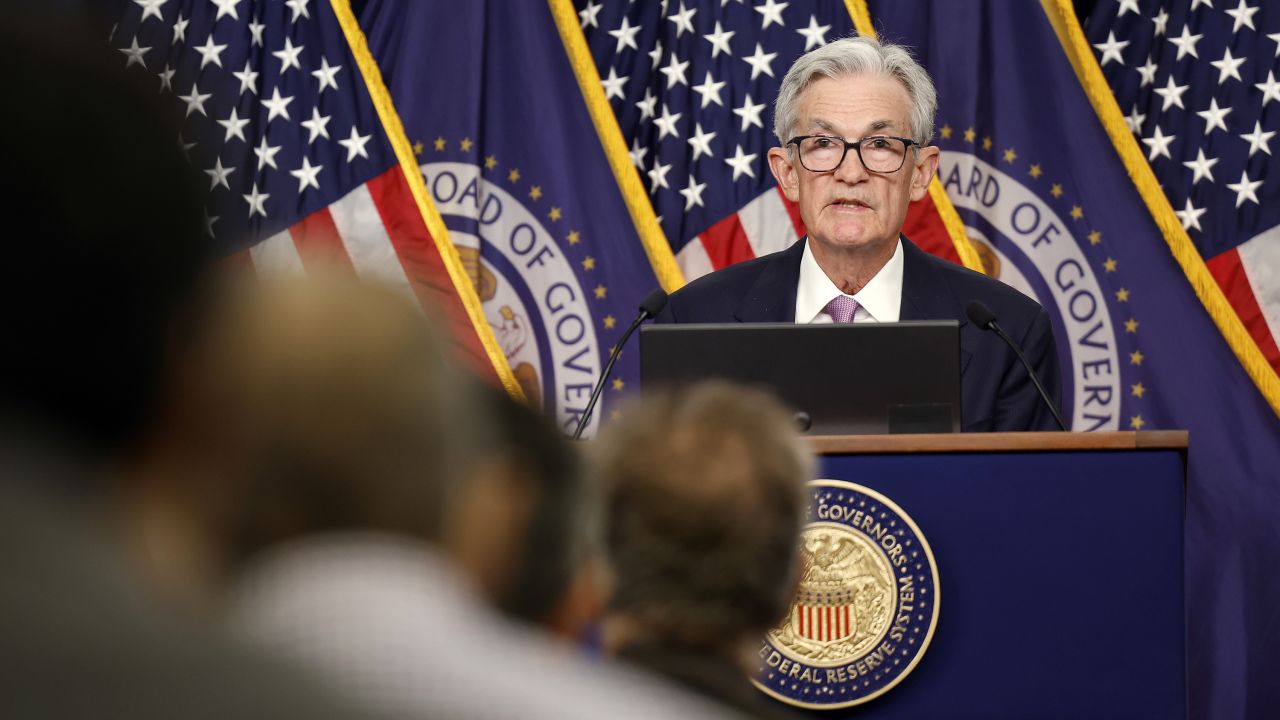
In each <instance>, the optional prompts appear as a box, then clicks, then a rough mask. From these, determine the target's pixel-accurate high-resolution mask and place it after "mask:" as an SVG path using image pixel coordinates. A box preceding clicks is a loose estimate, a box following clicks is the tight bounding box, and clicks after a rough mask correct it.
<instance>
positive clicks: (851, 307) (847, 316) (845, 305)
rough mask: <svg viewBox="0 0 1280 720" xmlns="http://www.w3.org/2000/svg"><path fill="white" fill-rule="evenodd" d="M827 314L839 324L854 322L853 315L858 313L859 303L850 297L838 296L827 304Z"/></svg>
mask: <svg viewBox="0 0 1280 720" xmlns="http://www.w3.org/2000/svg"><path fill="white" fill-rule="evenodd" d="M826 309H827V314H828V315H830V316H831V319H832V320H833V321H835V322H837V323H849V322H853V314H854V313H855V312H857V311H858V301H857V300H854V299H853V298H851V297H849V296H848V295H837V296H835V298H834V299H833V300H832V301H831V302H829V303H827V308H826Z"/></svg>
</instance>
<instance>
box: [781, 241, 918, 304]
mask: <svg viewBox="0 0 1280 720" xmlns="http://www.w3.org/2000/svg"><path fill="white" fill-rule="evenodd" d="M843 294H844V293H842V292H840V288H838V287H836V284H835V283H833V282H831V278H829V277H827V274H826V273H825V272H823V271H822V268H821V267H820V266H819V265H818V261H817V260H816V259H815V258H814V257H813V249H812V247H811V246H810V244H809V242H808V241H807V240H806V241H805V245H804V256H803V257H801V258H800V283H799V285H798V286H797V288H796V322H797V323H800V324H804V323H810V324H820V323H830V322H832V319H831V316H830V315H828V314H827V303H829V302H831V301H832V300H833V299H834V298H835V297H836V296H837V295H843ZM852 297H853V299H854V300H857V301H858V310H857V312H855V313H854V314H853V321H854V322H859V323H861V322H898V315H899V313H900V311H901V310H902V239H901V238H899V239H898V243H897V245H895V246H894V249H893V257H890V258H889V262H887V263H885V265H884V267H882V268H880V272H878V273H876V274H875V277H873V278H871V281H870V282H868V283H867V284H866V286H864V287H863V288H862V289H861V290H859V291H858V292H857V293H855V294H854V295H852Z"/></svg>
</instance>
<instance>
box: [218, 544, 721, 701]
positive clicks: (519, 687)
mask: <svg viewBox="0 0 1280 720" xmlns="http://www.w3.org/2000/svg"><path fill="white" fill-rule="evenodd" d="M230 600H231V601H230V603H229V606H228V610H229V614H228V619H229V621H230V623H231V625H232V629H233V630H234V631H235V632H236V633H237V634H238V635H239V636H241V637H242V638H243V639H244V640H246V641H248V642H250V643H252V644H255V645H257V646H259V647H262V648H263V649H265V650H268V651H272V652H274V653H276V654H278V655H283V656H284V657H285V658H286V659H288V660H292V661H294V662H296V663H299V664H301V665H303V666H304V667H307V668H310V669H311V670H313V671H315V672H317V673H318V674H319V676H320V678H321V679H322V680H327V681H328V684H330V685H332V686H333V687H334V689H335V690H336V691H338V692H340V693H343V694H345V695H346V696H347V697H349V698H351V699H353V700H355V701H357V702H358V703H360V704H361V705H363V706H364V707H366V708H370V709H377V710H379V711H385V712H384V714H386V713H389V714H390V715H391V716H395V717H410V716H421V715H425V716H429V717H436V716H439V717H449V716H451V714H453V713H460V714H464V715H465V716H467V717H473V718H478V719H483V720H488V719H489V718H503V717H511V716H513V715H514V714H517V713H518V714H520V715H521V716H523V717H526V718H529V719H531V720H541V719H542V718H547V719H548V720H549V719H550V718H565V719H567V720H574V719H577V718H581V719H582V720H586V719H587V718H598V717H611V718H614V719H615V720H630V719H632V718H635V719H637V720H638V719H639V718H720V717H725V716H726V715H725V712H724V711H723V709H721V708H719V707H718V706H716V705H713V704H708V703H706V701H704V700H702V699H700V698H697V697H695V696H692V695H689V694H688V693H687V692H685V691H683V690H681V689H679V688H677V687H674V686H671V685H669V684H667V683H665V682H662V681H659V680H655V679H654V678H650V677H648V676H647V675H644V674H640V673H637V672H634V671H631V670H628V669H626V668H623V667H619V666H614V665H610V664H607V663H605V664H602V663H594V662H589V661H588V660H586V659H584V658H582V657H580V655H579V654H578V653H575V652H566V651H565V648H563V647H562V646H559V645H557V644H554V643H552V642H550V641H548V640H547V638H545V637H544V636H542V635H541V634H540V633H537V632H534V631H532V630H530V629H529V628H528V627H526V626H524V625H522V624H519V623H517V622H515V621H511V620H508V619H506V618H505V617H503V616H501V615H500V614H499V613H498V612H497V611H495V610H493V609H492V608H491V607H490V606H489V605H488V603H487V602H486V601H485V600H484V599H483V597H482V595H481V594H480V593H478V592H477V591H476V590H475V589H474V587H473V586H472V584H471V583H470V582H469V581H468V580H467V579H466V578H465V576H464V574H463V573H462V572H461V571H460V569H459V568H457V567H456V566H455V565H454V563H453V562H451V561H450V560H449V559H448V557H447V556H445V555H444V554H442V553H441V552H439V551H438V550H435V549H433V548H432V546H430V545H429V544H427V543H422V542H417V541H414V540H412V539H409V538H405V537H399V536H394V535H389V534H381V533H375V532H350V533H328V534H323V535H315V536H312V537H310V538H306V539H301V540H295V541H291V542H289V543H285V544H282V545H280V546H278V547H276V548H275V549H272V550H268V551H266V552H265V553H264V554H263V556H261V557H260V558H259V559H258V560H256V561H254V562H251V563H250V564H249V566H248V569H247V570H246V572H245V573H244V574H243V575H242V577H241V580H240V582H239V583H237V585H236V587H235V590H234V591H233V593H232V595H231V598H230Z"/></svg>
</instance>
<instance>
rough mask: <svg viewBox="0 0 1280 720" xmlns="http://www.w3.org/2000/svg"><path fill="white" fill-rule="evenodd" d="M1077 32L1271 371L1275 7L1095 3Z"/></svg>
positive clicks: (1203, 0) (1279, 45)
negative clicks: (1092, 52) (1087, 44)
mask: <svg viewBox="0 0 1280 720" xmlns="http://www.w3.org/2000/svg"><path fill="white" fill-rule="evenodd" d="M1215 2H1216V4H1215ZM1085 30H1086V34H1087V36H1088V38H1089V42H1090V43H1091V44H1092V45H1093V47H1094V49H1095V51H1096V55H1097V58H1098V62H1099V64H1100V65H1101V66H1102V70H1103V73H1104V74H1105V75H1106V78H1107V82H1108V83H1109V84H1110V86H1111V88H1112V91H1113V92H1114V94H1115V97H1116V100H1117V101H1118V102H1119V104H1120V108H1121V110H1122V111H1123V112H1125V113H1127V116H1126V122H1127V123H1128V125H1129V129H1130V130H1131V131H1132V132H1133V133H1134V134H1135V135H1136V136H1137V138H1138V140H1139V141H1140V142H1141V144H1142V147H1143V149H1144V150H1145V151H1146V157H1147V161H1148V162H1149V164H1150V165H1151V168H1152V170H1153V171H1154V173H1155V175H1156V178H1157V179H1158V180H1159V182H1160V185H1161V187H1162V188H1163V189H1164V192H1165V194H1166V195H1167V197H1168V199H1169V202H1170V203H1171V204H1172V206H1173V208H1174V210H1175V211H1176V213H1177V216H1178V218H1179V220H1181V222H1182V227H1183V228H1184V229H1185V230H1186V232H1187V234H1188V235H1189V237H1190V238H1191V240H1192V242H1193V243H1194V244H1195V246H1196V247H1197V249H1198V250H1199V251H1200V255H1201V257H1203V258H1204V259H1205V261H1206V263H1207V265H1208V267H1209V270H1210V272H1211V273H1212V274H1213V276H1214V279H1215V280H1217V282H1218V284H1219V286H1221V288H1222V290H1223V292H1224V294H1225V295H1226V297H1227V299H1228V300H1229V301H1230V303H1231V305H1232V306H1233V307H1234V308H1235V311H1236V313H1237V314H1238V315H1239V317H1240V319H1241V321H1242V322H1243V323H1244V325H1245V327H1246V328H1247V329H1248V330H1249V333H1250V335H1251V336H1252V337H1253V339H1254V341H1255V342H1256V343H1257V344H1258V348H1259V349H1260V350H1261V351H1262V353H1263V356H1264V357H1265V358H1266V359H1267V360H1268V362H1270V364H1271V366H1272V367H1273V368H1275V369H1276V370H1277V371H1280V350H1278V349H1277V340H1278V339H1280V172H1277V170H1278V169H1280V166H1277V164H1276V162H1275V156H1274V154H1273V151H1274V150H1275V148H1276V146H1277V142H1276V136H1277V134H1278V133H1280V79H1278V78H1277V75H1280V7H1277V5H1276V4H1275V3H1274V2H1271V3H1268V2H1266V1H1265V0H1191V2H1190V3H1188V2H1186V0H1164V1H1162V2H1149V1H1147V0H1144V1H1143V2H1139V0H1119V2H1113V1H1111V0H1107V1H1105V2H1100V3H1098V6H1097V7H1096V8H1095V9H1094V11H1093V12H1092V14H1091V15H1090V16H1089V17H1088V19H1087V24H1086V26H1085Z"/></svg>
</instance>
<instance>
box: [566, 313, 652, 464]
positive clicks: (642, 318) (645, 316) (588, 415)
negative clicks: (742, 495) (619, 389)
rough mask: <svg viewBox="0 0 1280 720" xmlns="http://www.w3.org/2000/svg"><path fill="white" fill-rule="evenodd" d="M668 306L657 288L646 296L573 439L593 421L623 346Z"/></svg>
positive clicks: (588, 404)
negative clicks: (606, 383)
mask: <svg viewBox="0 0 1280 720" xmlns="http://www.w3.org/2000/svg"><path fill="white" fill-rule="evenodd" d="M666 306H667V291H666V290H663V289H662V288H657V289H656V290H654V291H653V292H651V293H649V294H648V295H646V296H645V298H644V300H641V301H640V314H639V315H636V319H635V320H632V321H631V327H628V328H627V331H626V332H625V333H623V334H622V339H621V340H619V341H618V344H617V345H614V346H613V352H611V353H609V363H608V364H607V365H605V366H604V372H602V373H600V379H599V380H597V381H596V387H595V389H594V390H592V391H591V398H590V400H588V401H587V409H586V410H583V411H582V417H581V418H579V419H578V427H577V428H575V429H574V431H573V439H574V440H578V439H580V438H581V437H582V431H583V430H585V429H586V427H587V423H588V422H589V421H590V420H591V411H592V410H594V409H595V407H596V402H597V401H598V400H599V399H600V391H602V390H604V383H605V381H606V380H608V379H609V373H610V372H612V371H613V364H614V363H615V362H617V361H618V356H619V355H621V354H622V346H623V345H625V344H626V343H627V339H628V338H630V337H631V333H633V332H635V331H636V328H638V327H640V323H642V322H644V321H645V320H648V319H649V318H651V317H653V316H655V315H657V314H658V313H660V312H662V308H664V307H666Z"/></svg>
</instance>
